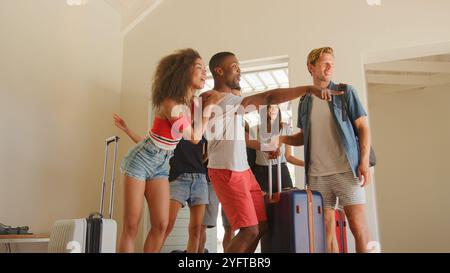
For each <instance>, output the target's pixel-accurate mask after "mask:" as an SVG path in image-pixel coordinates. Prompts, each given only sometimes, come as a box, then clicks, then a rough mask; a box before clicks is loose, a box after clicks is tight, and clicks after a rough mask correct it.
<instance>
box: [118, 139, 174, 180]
mask: <svg viewBox="0 0 450 273" xmlns="http://www.w3.org/2000/svg"><path fill="white" fill-rule="evenodd" d="M172 156H173V151H169V150H163V149H161V148H158V147H156V146H155V144H154V143H153V141H152V140H151V139H150V138H149V137H147V138H145V139H144V140H142V141H141V142H139V143H138V144H136V146H134V147H133V148H132V149H130V150H129V151H128V153H127V154H126V155H125V158H124V159H123V160H122V163H121V166H120V169H121V171H122V173H124V174H126V175H128V176H130V177H133V178H136V179H138V180H142V181H148V180H151V179H154V178H161V177H169V160H170V158H171V157H172Z"/></svg>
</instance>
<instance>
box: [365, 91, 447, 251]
mask: <svg viewBox="0 0 450 273" xmlns="http://www.w3.org/2000/svg"><path fill="white" fill-rule="evenodd" d="M388 91H389V89H386V90H384V91H383V90H379V92H376V91H373V92H372V91H370V88H369V109H370V112H371V122H372V132H373V142H374V145H375V147H376V152H377V157H378V166H377V170H376V173H377V180H378V184H377V195H378V200H379V202H378V212H379V216H380V230H381V232H382V236H383V237H382V238H383V249H384V251H386V252H449V251H450V236H448V231H449V230H450V217H448V215H449V212H448V210H449V208H450V199H449V198H448V196H449V192H450V183H449V181H450V174H449V173H448V171H447V168H448V162H449V160H448V155H449V153H450V144H449V142H448V140H449V139H450V128H449V126H448V117H450V108H449V106H450V104H449V101H450V85H444V86H437V87H430V88H426V89H424V90H417V89H416V90H410V91H404V92H395V93H390V92H388Z"/></svg>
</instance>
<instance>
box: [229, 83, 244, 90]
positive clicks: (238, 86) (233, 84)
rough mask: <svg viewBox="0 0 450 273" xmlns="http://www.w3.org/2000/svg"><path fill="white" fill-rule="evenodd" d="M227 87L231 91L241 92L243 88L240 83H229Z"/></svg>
mask: <svg viewBox="0 0 450 273" xmlns="http://www.w3.org/2000/svg"><path fill="white" fill-rule="evenodd" d="M227 86H228V87H229V88H231V89H237V90H241V86H240V85H239V83H234V82H227Z"/></svg>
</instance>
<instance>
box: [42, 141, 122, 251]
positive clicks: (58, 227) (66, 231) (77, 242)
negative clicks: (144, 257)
mask: <svg viewBox="0 0 450 273" xmlns="http://www.w3.org/2000/svg"><path fill="white" fill-rule="evenodd" d="M112 143H114V162H113V166H112V176H111V194H110V195H111V196H110V200H109V217H108V218H104V217H103V208H104V200H105V187H106V172H107V165H108V153H109V145H110V144H112ZM118 143H119V137H118V136H113V137H110V138H108V139H106V149H105V166H104V168H103V179H102V194H101V201H100V212H95V213H92V214H90V215H89V216H88V217H87V218H83V219H66V220H58V221H56V222H55V223H54V225H53V227H52V231H51V234H50V242H49V245H48V252H50V253H114V252H116V237H117V223H116V221H114V220H113V219H112V216H113V202H114V187H115V171H116V160H117V149H118Z"/></svg>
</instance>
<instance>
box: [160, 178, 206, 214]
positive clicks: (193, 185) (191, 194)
mask: <svg viewBox="0 0 450 273" xmlns="http://www.w3.org/2000/svg"><path fill="white" fill-rule="evenodd" d="M169 185H170V199H172V200H175V201H177V202H179V203H180V204H181V205H182V206H183V207H184V206H185V205H186V203H188V205H189V207H192V206H196V205H207V204H209V196H208V182H207V180H206V174H204V173H183V174H180V175H179V176H178V177H177V178H176V179H175V180H173V181H172V182H170V184H169Z"/></svg>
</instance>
